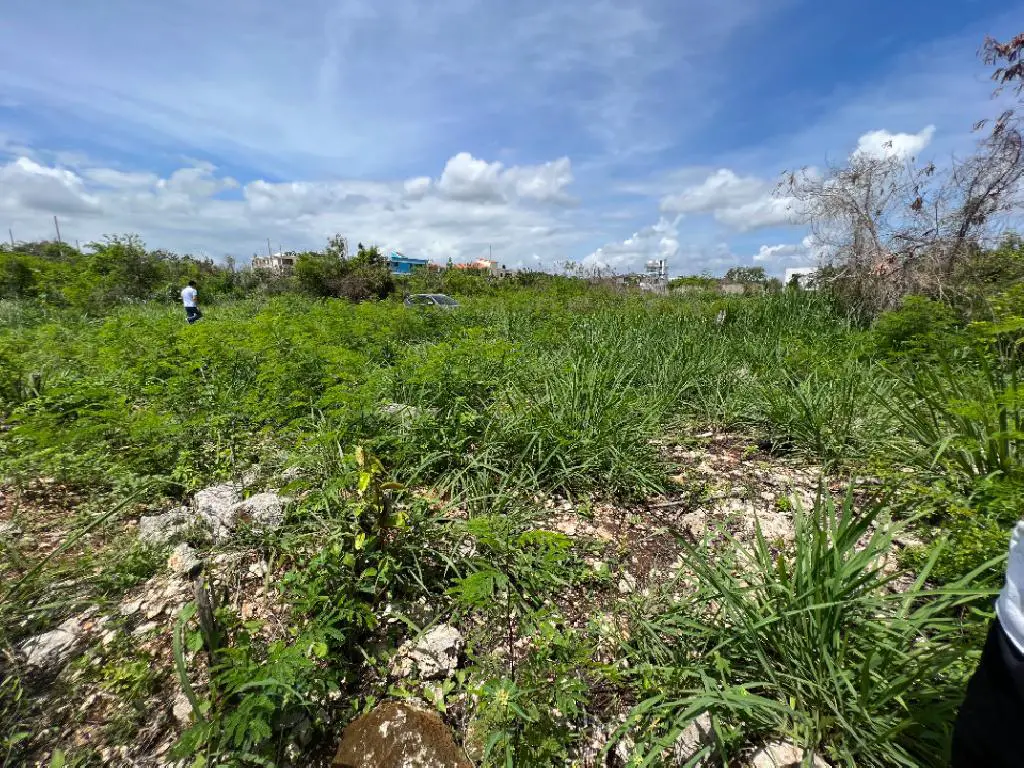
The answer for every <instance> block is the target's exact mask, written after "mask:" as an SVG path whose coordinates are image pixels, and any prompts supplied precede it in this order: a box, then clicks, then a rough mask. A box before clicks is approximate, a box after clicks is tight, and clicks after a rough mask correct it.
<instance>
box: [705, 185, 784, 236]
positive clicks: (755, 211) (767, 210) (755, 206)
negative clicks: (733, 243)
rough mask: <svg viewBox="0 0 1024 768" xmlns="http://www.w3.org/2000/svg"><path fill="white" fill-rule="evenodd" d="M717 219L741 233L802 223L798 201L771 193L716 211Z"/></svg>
mask: <svg viewBox="0 0 1024 768" xmlns="http://www.w3.org/2000/svg"><path fill="white" fill-rule="evenodd" d="M715 218H716V219H717V220H718V221H720V222H722V223H723V224H725V225H726V226H728V227H731V228H732V229H735V230H738V231H740V232H752V231H753V230H755V229H767V228H769V227H780V226H786V225H790V224H800V223H801V218H800V214H799V211H798V210H797V207H796V201H795V200H794V199H793V198H791V197H777V196H775V195H774V194H771V193H767V194H765V195H763V196H762V197H760V198H758V199H757V200H752V201H750V202H749V203H744V204H743V205H739V206H736V207H733V208H722V209H720V210H718V211H715Z"/></svg>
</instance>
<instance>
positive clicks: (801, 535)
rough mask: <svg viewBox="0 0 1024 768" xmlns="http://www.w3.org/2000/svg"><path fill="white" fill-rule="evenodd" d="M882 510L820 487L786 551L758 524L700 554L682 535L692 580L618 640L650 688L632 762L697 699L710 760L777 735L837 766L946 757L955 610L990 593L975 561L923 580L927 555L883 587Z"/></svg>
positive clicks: (961, 647)
mask: <svg viewBox="0 0 1024 768" xmlns="http://www.w3.org/2000/svg"><path fill="white" fill-rule="evenodd" d="M879 511H880V508H879V507H872V508H869V509H867V510H862V511H860V512H857V511H855V510H854V506H853V498H852V495H851V496H847V498H846V501H845V502H844V503H843V505H842V506H841V507H840V508H836V507H835V505H834V504H833V503H832V502H831V501H830V500H820V501H819V502H818V503H817V504H816V505H815V506H814V508H813V509H811V510H809V511H808V512H806V513H803V512H798V514H797V516H796V538H795V545H794V549H793V551H792V553H786V552H782V553H780V552H778V551H777V550H776V548H775V547H774V546H772V545H771V544H770V543H769V542H767V541H766V540H765V539H764V538H763V537H762V536H760V534H759V535H758V537H757V541H756V543H755V544H754V545H753V546H752V547H750V548H749V549H748V548H745V547H744V546H743V545H742V544H741V543H740V542H738V541H735V540H733V541H732V542H731V544H732V546H731V547H727V548H726V551H729V550H732V551H733V552H734V555H733V556H732V557H729V556H726V557H725V558H722V559H708V558H707V557H706V554H705V552H704V550H702V549H701V548H698V547H696V546H694V545H692V544H690V543H688V542H687V541H686V540H684V539H680V543H681V545H682V546H683V548H684V551H685V554H686V562H687V568H688V569H689V570H690V571H692V573H693V574H694V576H695V577H696V580H697V582H698V588H697V593H696V595H695V596H694V598H693V599H692V600H688V601H687V602H685V603H684V604H682V605H681V606H680V605H677V607H675V608H672V609H670V610H664V608H663V607H662V608H657V607H654V608H653V609H652V610H650V611H647V612H641V613H640V614H639V615H638V616H637V617H636V619H635V621H634V624H633V631H632V638H631V640H630V643H629V647H628V654H629V657H630V658H631V659H632V660H633V663H634V671H635V675H636V677H637V678H638V680H640V681H642V683H643V687H644V688H646V689H647V690H648V692H649V693H648V694H647V695H646V697H645V698H644V699H643V701H642V702H641V703H640V704H639V705H637V707H635V708H634V710H633V712H632V716H631V721H632V723H633V724H634V727H635V728H636V729H638V730H639V732H640V734H641V735H642V738H641V748H640V751H641V753H642V754H643V756H644V760H643V764H644V765H657V764H660V763H659V760H660V759H661V757H660V755H662V754H663V752H664V751H665V750H666V749H669V748H671V746H672V745H673V744H674V743H675V741H676V739H677V738H678V736H679V734H681V733H682V731H683V729H684V728H685V727H686V725H687V724H688V723H689V722H690V721H692V720H693V718H694V717H695V716H696V715H697V714H699V713H701V712H704V711H708V712H710V713H712V715H713V716H714V717H715V718H716V721H717V722H718V724H719V727H718V739H717V746H716V748H715V749H716V751H717V752H718V753H719V755H720V756H721V757H722V758H727V757H731V756H733V755H735V751H736V749H737V748H738V747H740V746H742V745H743V744H745V743H749V742H750V741H751V740H756V739H757V737H758V735H761V736H762V737H764V738H771V737H773V736H776V735H779V734H781V735H784V736H786V737H788V738H790V739H792V740H794V741H795V742H796V743H798V744H800V745H802V746H804V747H806V748H808V749H810V750H812V751H815V752H817V753H818V754H821V755H823V756H824V757H825V758H826V759H828V760H830V761H831V762H832V763H833V764H839V765H857V766H861V765H863V766H880V767H881V766H892V765H901V766H919V765H929V766H931V765H943V764H945V762H946V760H947V759H948V757H947V756H948V753H947V750H948V740H949V735H950V729H951V724H952V722H953V719H954V715H955V712H956V709H957V707H958V705H959V703H960V700H961V698H962V695H963V690H964V685H965V682H966V676H967V675H968V674H969V673H970V671H971V664H972V659H973V658H976V655H977V651H978V649H977V648H972V647H970V646H969V645H968V644H967V643H966V642H965V637H964V632H963V620H962V619H961V618H960V617H961V616H962V614H963V608H964V606H966V605H968V604H971V603H977V602H978V601H979V600H983V599H984V598H990V597H992V596H993V594H994V593H993V592H991V591H989V590H986V589H985V588H982V587H977V586H974V585H973V574H969V575H968V576H966V577H964V578H963V579H961V580H959V581H957V582H955V583H951V584H948V585H946V586H945V587H943V588H942V589H930V588H928V587H927V586H926V584H927V581H928V577H929V572H930V568H931V566H932V565H933V563H934V558H933V559H932V560H931V561H929V562H928V563H926V564H925V565H924V567H923V568H922V569H921V570H920V572H919V573H918V574H917V576H916V580H915V582H914V583H913V585H912V586H911V587H910V588H909V589H906V590H905V591H901V592H899V593H896V594H892V593H890V591H889V590H888V589H887V588H888V586H889V585H890V584H891V583H892V581H893V579H894V575H887V574H886V572H885V570H883V562H884V560H885V558H886V557H892V556H893V550H892V536H893V531H894V529H892V528H887V527H886V526H881V525H877V523H879V522H880V521H879V519H878V514H879ZM1000 557H1002V555H1000ZM706 751H711V749H710V748H709V749H708V750H706Z"/></svg>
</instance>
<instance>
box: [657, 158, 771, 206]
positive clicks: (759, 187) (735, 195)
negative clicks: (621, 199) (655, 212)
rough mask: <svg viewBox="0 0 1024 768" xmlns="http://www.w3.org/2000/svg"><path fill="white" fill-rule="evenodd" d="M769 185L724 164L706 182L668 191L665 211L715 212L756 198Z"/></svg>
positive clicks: (761, 194)
mask: <svg viewBox="0 0 1024 768" xmlns="http://www.w3.org/2000/svg"><path fill="white" fill-rule="evenodd" d="M769 191H770V190H769V189H768V185H767V184H766V183H765V182H764V181H763V180H762V179H758V178H755V177H753V176H738V175H737V174H736V173H735V172H733V171H731V170H729V169H728V168H721V169H719V170H717V171H715V172H714V173H712V174H711V175H710V176H708V177H707V178H706V179H705V180H704V181H703V182H701V183H700V184H697V185H695V186H692V187H689V188H687V189H684V190H683V191H682V192H680V193H679V194H676V195H668V196H666V197H665V198H664V199H662V201H661V210H662V211H663V212H665V213H715V212H716V211H719V210H723V209H729V208H733V207H736V206H738V205H744V204H746V203H750V202H753V201H754V200H757V199H758V198H759V197H761V196H763V195H764V194H765V193H767V192H769Z"/></svg>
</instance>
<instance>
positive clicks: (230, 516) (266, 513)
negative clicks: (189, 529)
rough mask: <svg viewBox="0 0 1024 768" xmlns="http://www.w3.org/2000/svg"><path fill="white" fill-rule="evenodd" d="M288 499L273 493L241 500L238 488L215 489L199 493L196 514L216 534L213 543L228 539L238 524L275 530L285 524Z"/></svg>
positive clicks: (221, 486) (232, 486)
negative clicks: (242, 523) (244, 523)
mask: <svg viewBox="0 0 1024 768" xmlns="http://www.w3.org/2000/svg"><path fill="white" fill-rule="evenodd" d="M288 502H289V499H286V498H285V497H283V496H279V495H278V494H277V493H275V492H273V491H265V492H263V493H257V494H255V495H254V496H250V497H249V498H248V499H243V498H241V495H240V492H239V487H238V486H237V485H231V484H227V483H225V484H222V485H213V486H210V487H209V488H204V489H203V490H201V491H197V492H196V495H195V499H194V502H193V503H194V505H195V514H196V516H197V518H198V519H200V520H202V521H203V522H205V523H206V524H207V525H208V526H209V527H210V530H211V531H212V532H213V538H214V540H217V539H225V538H229V537H230V536H231V535H232V534H233V533H234V531H235V528H236V527H237V526H238V523H239V522H242V521H244V522H246V523H248V524H250V525H251V526H253V527H254V528H259V529H272V528H276V527H278V526H279V525H281V523H282V522H284V509H285V506H286V505H287V504H288Z"/></svg>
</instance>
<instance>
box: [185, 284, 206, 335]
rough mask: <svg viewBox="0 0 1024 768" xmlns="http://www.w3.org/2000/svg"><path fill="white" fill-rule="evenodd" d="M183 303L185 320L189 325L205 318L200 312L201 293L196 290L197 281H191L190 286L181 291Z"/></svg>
mask: <svg viewBox="0 0 1024 768" xmlns="http://www.w3.org/2000/svg"><path fill="white" fill-rule="evenodd" d="M181 303H182V304H184V305H185V319H186V320H188V323H189V325H191V324H192V323H194V322H195V321H196V320H198V319H200V318H201V317H202V316H203V313H202V312H200V311H199V306H198V303H199V291H197V290H196V281H195V280H189V281H188V285H186V286H185V287H184V288H182V289H181Z"/></svg>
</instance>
